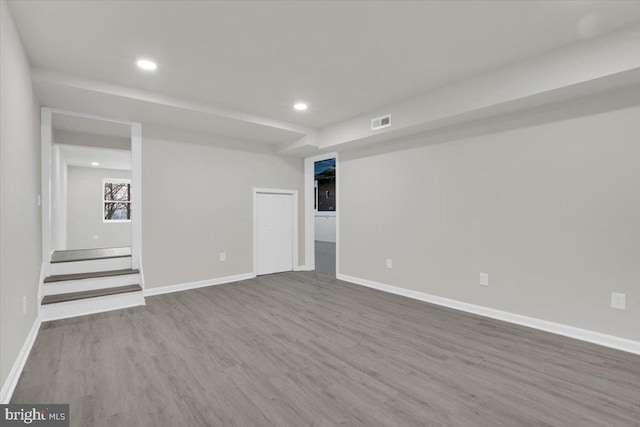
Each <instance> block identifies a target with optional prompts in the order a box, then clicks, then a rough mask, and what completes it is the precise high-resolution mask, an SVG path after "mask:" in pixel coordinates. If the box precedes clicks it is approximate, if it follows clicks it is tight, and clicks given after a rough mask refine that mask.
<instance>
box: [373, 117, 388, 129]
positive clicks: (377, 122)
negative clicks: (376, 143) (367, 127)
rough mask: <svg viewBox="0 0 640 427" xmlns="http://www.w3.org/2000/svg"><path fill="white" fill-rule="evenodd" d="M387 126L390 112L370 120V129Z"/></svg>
mask: <svg viewBox="0 0 640 427" xmlns="http://www.w3.org/2000/svg"><path fill="white" fill-rule="evenodd" d="M389 126H391V114H387V115H386V116H382V117H378V118H377V119H373V120H371V130H378V129H383V128H388V127H389Z"/></svg>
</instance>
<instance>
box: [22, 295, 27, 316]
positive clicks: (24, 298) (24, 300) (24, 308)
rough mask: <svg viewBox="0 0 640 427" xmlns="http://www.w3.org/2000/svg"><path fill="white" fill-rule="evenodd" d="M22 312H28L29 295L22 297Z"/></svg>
mask: <svg viewBox="0 0 640 427" xmlns="http://www.w3.org/2000/svg"><path fill="white" fill-rule="evenodd" d="M22 314H27V297H22Z"/></svg>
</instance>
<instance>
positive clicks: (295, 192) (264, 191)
mask: <svg viewBox="0 0 640 427" xmlns="http://www.w3.org/2000/svg"><path fill="white" fill-rule="evenodd" d="M258 194H287V195H291V196H293V203H292V209H293V212H292V213H293V242H292V243H293V260H292V264H291V265H292V268H293V270H294V271H295V270H296V267H297V266H298V190H285V189H281V188H256V187H254V188H253V274H254V275H257V274H258V244H257V243H258V227H257V223H258V209H257V208H258Z"/></svg>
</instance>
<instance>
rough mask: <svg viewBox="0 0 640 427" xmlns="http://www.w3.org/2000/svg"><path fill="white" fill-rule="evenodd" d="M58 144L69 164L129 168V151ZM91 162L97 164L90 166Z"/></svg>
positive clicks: (86, 166)
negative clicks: (97, 164) (96, 164)
mask: <svg viewBox="0 0 640 427" xmlns="http://www.w3.org/2000/svg"><path fill="white" fill-rule="evenodd" d="M58 146H59V147H60V152H61V153H62V157H63V158H64V160H65V162H67V165H69V166H78V167H85V168H93V167H97V168H101V169H121V170H131V152H130V151H125V150H112V149H107V148H94V147H82V146H79V145H65V144H58ZM92 162H97V163H99V166H92V165H91V163H92Z"/></svg>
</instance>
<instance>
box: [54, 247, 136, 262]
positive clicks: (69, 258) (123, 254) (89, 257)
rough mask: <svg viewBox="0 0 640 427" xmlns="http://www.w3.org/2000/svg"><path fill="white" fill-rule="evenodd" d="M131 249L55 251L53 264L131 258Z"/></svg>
mask: <svg viewBox="0 0 640 427" xmlns="http://www.w3.org/2000/svg"><path fill="white" fill-rule="evenodd" d="M130 257H131V248H130V247H128V246H127V247H118V248H102V249H72V250H62V251H54V252H53V253H52V254H51V263H52V264H59V263H65V262H76V261H93V260H108V259H113V258H130Z"/></svg>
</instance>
